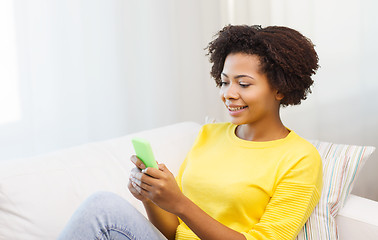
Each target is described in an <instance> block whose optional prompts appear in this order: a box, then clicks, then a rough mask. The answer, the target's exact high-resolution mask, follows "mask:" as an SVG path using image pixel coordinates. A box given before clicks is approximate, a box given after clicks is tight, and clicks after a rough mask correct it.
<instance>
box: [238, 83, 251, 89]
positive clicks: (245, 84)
mask: <svg viewBox="0 0 378 240" xmlns="http://www.w3.org/2000/svg"><path fill="white" fill-rule="evenodd" d="M239 85H240V86H241V87H243V88H246V87H248V86H250V85H251V84H249V83H239Z"/></svg>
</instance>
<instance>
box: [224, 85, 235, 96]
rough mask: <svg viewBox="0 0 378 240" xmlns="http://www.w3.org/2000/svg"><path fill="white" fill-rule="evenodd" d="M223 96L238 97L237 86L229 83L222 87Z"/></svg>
mask: <svg viewBox="0 0 378 240" xmlns="http://www.w3.org/2000/svg"><path fill="white" fill-rule="evenodd" d="M223 97H224V98H225V99H237V98H238V97H239V93H238V89H237V86H235V85H234V84H229V85H228V86H227V87H225V88H224V89H223Z"/></svg>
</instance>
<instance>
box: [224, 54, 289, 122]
mask: <svg viewBox="0 0 378 240" xmlns="http://www.w3.org/2000/svg"><path fill="white" fill-rule="evenodd" d="M259 70H260V60H259V57H258V56H257V55H250V54H245V53H233V54H229V55H228V56H227V57H226V60H225V62H224V67H223V71H222V76H221V86H220V95H221V98H222V101H223V102H224V104H225V105H226V107H227V109H228V112H229V114H230V116H231V119H232V120H231V121H232V123H234V124H236V125H242V124H254V123H258V122H261V121H264V120H272V119H271V118H277V117H279V115H278V109H279V105H280V100H281V99H282V98H283V96H282V94H280V93H278V91H277V90H274V89H272V88H271V87H270V85H269V83H268V78H267V76H266V74H265V73H261V72H260V71H259Z"/></svg>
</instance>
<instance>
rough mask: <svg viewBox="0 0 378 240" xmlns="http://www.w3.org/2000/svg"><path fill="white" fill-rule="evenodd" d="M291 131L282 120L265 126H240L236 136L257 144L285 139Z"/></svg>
mask: <svg viewBox="0 0 378 240" xmlns="http://www.w3.org/2000/svg"><path fill="white" fill-rule="evenodd" d="M289 132H290V131H289V130H288V129H287V128H286V127H285V126H284V125H283V123H282V122H281V119H279V120H278V121H276V122H274V123H269V124H267V123H264V124H260V126H259V125H257V124H243V125H239V126H238V127H237V128H236V130H235V134H236V136H238V137H239V138H241V139H244V140H248V141H256V142H265V141H273V140H278V139H281V138H285V137H286V136H287V135H288V134H289Z"/></svg>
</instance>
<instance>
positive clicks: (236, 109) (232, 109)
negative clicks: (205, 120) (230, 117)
mask: <svg viewBox="0 0 378 240" xmlns="http://www.w3.org/2000/svg"><path fill="white" fill-rule="evenodd" d="M247 107H248V106H244V107H237V108H231V107H228V110H230V111H233V112H234V111H239V110H241V109H244V108H247Z"/></svg>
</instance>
